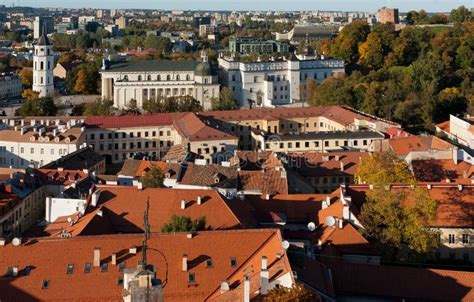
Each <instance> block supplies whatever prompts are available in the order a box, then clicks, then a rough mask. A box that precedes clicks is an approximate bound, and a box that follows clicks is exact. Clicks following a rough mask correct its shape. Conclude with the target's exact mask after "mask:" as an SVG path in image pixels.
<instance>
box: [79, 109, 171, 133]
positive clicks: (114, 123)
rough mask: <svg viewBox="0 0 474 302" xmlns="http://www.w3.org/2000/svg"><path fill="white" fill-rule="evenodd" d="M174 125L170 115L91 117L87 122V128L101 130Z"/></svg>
mask: <svg viewBox="0 0 474 302" xmlns="http://www.w3.org/2000/svg"><path fill="white" fill-rule="evenodd" d="M172 124H173V119H172V115H171V114H169V113H157V114H140V115H121V116H89V117H87V118H86V120H85V125H86V127H88V128H101V129H109V128H129V127H130V128H132V127H147V126H168V125H172Z"/></svg>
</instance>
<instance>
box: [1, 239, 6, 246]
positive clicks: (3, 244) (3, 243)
mask: <svg viewBox="0 0 474 302" xmlns="http://www.w3.org/2000/svg"><path fill="white" fill-rule="evenodd" d="M5 244H7V240H6V239H5V238H0V246H5Z"/></svg>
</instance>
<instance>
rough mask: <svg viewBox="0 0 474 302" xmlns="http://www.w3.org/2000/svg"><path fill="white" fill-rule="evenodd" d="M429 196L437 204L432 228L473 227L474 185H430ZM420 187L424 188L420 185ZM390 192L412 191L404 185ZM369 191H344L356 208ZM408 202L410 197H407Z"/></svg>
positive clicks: (365, 188) (358, 188) (359, 188)
mask: <svg viewBox="0 0 474 302" xmlns="http://www.w3.org/2000/svg"><path fill="white" fill-rule="evenodd" d="M430 185H431V189H429V190H428V193H429V194H430V196H431V197H432V198H433V199H435V200H436V201H437V202H438V209H437V212H436V218H435V220H434V221H433V222H431V223H430V225H431V226H432V227H468V228H472V227H474V185H461V186H462V190H460V189H459V187H458V184H436V183H435V184H430ZM420 186H423V187H424V186H425V185H424V184H420ZM391 189H392V190H396V191H399V190H402V191H405V192H407V193H410V192H411V191H412V189H411V188H410V187H409V186H405V185H392V187H391ZM368 190H369V187H368V186H365V185H354V186H348V190H347V191H346V192H347V194H348V195H349V196H351V198H352V202H353V203H356V204H357V206H358V207H359V208H360V206H361V205H362V204H363V202H364V199H365V193H366V192H367V191H368ZM408 201H409V202H411V201H410V195H409V196H408Z"/></svg>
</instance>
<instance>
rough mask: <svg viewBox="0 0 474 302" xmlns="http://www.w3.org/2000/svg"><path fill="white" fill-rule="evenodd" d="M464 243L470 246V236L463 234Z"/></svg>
mask: <svg viewBox="0 0 474 302" xmlns="http://www.w3.org/2000/svg"><path fill="white" fill-rule="evenodd" d="M462 243H463V244H469V234H462Z"/></svg>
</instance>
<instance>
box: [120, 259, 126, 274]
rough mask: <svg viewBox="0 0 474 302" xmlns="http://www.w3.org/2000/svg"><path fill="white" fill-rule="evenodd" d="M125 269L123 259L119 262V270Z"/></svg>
mask: <svg viewBox="0 0 474 302" xmlns="http://www.w3.org/2000/svg"><path fill="white" fill-rule="evenodd" d="M124 269H125V261H122V262H120V263H119V271H121V272H122V271H123V270H124Z"/></svg>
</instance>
